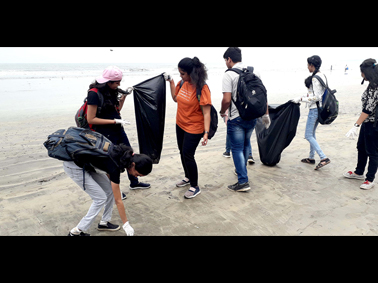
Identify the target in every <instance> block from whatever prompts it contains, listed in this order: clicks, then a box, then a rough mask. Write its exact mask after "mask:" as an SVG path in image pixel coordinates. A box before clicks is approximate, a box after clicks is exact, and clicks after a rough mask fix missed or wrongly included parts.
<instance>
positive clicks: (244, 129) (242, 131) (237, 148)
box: [227, 117, 257, 184]
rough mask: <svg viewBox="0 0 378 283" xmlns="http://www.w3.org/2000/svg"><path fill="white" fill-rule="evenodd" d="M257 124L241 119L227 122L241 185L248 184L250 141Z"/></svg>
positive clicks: (233, 157) (253, 121)
mask: <svg viewBox="0 0 378 283" xmlns="http://www.w3.org/2000/svg"><path fill="white" fill-rule="evenodd" d="M256 122H257V120H256V119H254V120H251V121H245V120H243V119H242V118H241V117H238V118H236V119H233V120H230V121H228V122H227V136H229V138H230V142H231V150H232V159H233V160H234V164H235V169H236V172H237V173H238V182H239V184H244V183H247V182H248V173H247V161H248V155H249V154H250V144H251V141H250V139H251V135H252V132H253V129H254V128H255V126H256Z"/></svg>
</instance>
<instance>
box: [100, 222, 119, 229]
mask: <svg viewBox="0 0 378 283" xmlns="http://www.w3.org/2000/svg"><path fill="white" fill-rule="evenodd" d="M119 229H121V226H119V225H114V224H112V223H110V222H108V223H107V224H106V225H100V224H98V226H97V230H98V231H118V230H119Z"/></svg>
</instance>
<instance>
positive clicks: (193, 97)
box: [167, 57, 211, 199]
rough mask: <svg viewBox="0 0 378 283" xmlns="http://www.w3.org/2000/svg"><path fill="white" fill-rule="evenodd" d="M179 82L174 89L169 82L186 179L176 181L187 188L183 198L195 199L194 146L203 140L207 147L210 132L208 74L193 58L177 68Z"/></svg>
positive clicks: (182, 62) (198, 192) (198, 61)
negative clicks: (198, 93) (175, 108)
mask: <svg viewBox="0 0 378 283" xmlns="http://www.w3.org/2000/svg"><path fill="white" fill-rule="evenodd" d="M178 70H179V73H180V77H181V79H182V81H180V82H178V84H177V85H175V83H174V81H173V79H172V78H171V77H168V78H167V80H168V81H169V82H170V87H171V94H172V99H173V100H174V101H175V102H177V116H176V136H177V145H178V148H179V150H180V156H181V163H182V166H183V168H184V172H185V178H184V179H183V180H182V181H179V182H178V183H177V184H176V186H177V187H185V186H187V185H189V184H190V188H189V190H188V191H187V192H186V193H185V195H184V197H185V198H188V199H189V198H194V197H195V196H197V195H198V194H200V193H201V189H200V188H199V186H198V169H197V163H196V160H195V158H194V155H195V152H196V149H197V146H198V144H199V142H200V141H201V138H202V137H203V141H202V145H203V146H205V145H207V142H208V134H209V130H210V120H211V117H210V111H211V94H210V89H209V87H208V86H207V84H206V83H205V81H206V80H207V70H206V68H205V65H204V64H203V63H201V61H200V60H199V59H198V58H197V57H194V58H193V59H191V58H184V59H182V60H181V61H180V62H179V64H178ZM182 82H183V83H182ZM197 89H201V99H200V101H198V98H197Z"/></svg>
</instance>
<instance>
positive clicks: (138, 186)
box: [130, 182, 151, 190]
mask: <svg viewBox="0 0 378 283" xmlns="http://www.w3.org/2000/svg"><path fill="white" fill-rule="evenodd" d="M149 188H151V185H150V184H145V183H142V182H139V183H138V184H137V185H135V186H131V185H130V189H131V190H138V189H149Z"/></svg>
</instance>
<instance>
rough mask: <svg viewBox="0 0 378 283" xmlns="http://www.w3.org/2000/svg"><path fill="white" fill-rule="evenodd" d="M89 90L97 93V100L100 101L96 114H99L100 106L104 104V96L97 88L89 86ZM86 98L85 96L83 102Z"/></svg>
mask: <svg viewBox="0 0 378 283" xmlns="http://www.w3.org/2000/svg"><path fill="white" fill-rule="evenodd" d="M90 91H93V92H95V93H97V97H98V100H99V101H100V106H97V114H100V113H101V109H102V106H103V105H104V96H103V95H102V93H101V92H100V90H99V89H98V88H91V89H90V90H88V92H90ZM86 100H87V98H85V100H84V102H85V101H86Z"/></svg>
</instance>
